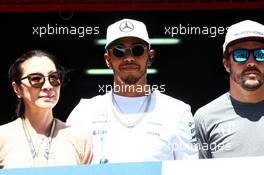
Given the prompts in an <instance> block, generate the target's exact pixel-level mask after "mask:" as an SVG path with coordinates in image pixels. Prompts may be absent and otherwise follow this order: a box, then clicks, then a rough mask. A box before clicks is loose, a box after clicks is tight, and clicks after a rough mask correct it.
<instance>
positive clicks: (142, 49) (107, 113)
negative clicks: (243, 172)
mask: <svg viewBox="0 0 264 175" xmlns="http://www.w3.org/2000/svg"><path fill="white" fill-rule="evenodd" d="M106 41H107V44H106V46H105V49H106V53H105V54H104V59H105V62H106V65H107V66H108V68H110V69H112V70H113V73H114V75H113V89H112V91H110V92H108V93H106V94H105V95H98V96H96V97H94V98H92V99H82V100H81V101H80V103H79V104H78V105H77V106H76V107H75V109H74V110H73V111H72V113H71V114H70V116H69V118H68V119H67V122H69V123H70V124H72V125H76V126H79V127H80V128H85V129H86V130H88V131H89V132H92V134H93V144H94V159H93V162H94V163H108V162H109V163H113V162H142V161H161V160H176V159H198V149H197V146H196V138H195V132H194V131H195V129H194V121H193V116H192V113H191V110H190V106H189V105H187V104H185V103H184V102H182V101H180V100H177V99H175V98H172V97H170V96H167V95H165V94H162V93H161V92H160V91H159V90H157V89H153V88H152V87H151V86H150V85H149V84H148V82H147V68H148V67H150V66H151V64H152V62H153V58H154V50H152V49H150V42H149V37H148V32H147V29H146V26H145V24H144V23H142V22H140V21H137V20H133V19H122V20H120V21H117V22H115V23H114V24H112V25H110V26H109V27H108V29H107V36H106Z"/></svg>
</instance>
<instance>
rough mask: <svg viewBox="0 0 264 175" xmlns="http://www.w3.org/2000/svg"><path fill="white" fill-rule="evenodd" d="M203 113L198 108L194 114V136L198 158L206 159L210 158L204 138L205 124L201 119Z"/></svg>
mask: <svg viewBox="0 0 264 175" xmlns="http://www.w3.org/2000/svg"><path fill="white" fill-rule="evenodd" d="M202 116H203V114H202V113H201V112H200V111H199V110H198V111H197V112H196V113H195V114H194V122H195V129H196V137H197V141H198V146H199V158H200V159H207V158H212V155H211V152H210V150H209V148H208V141H207V138H206V133H207V131H206V126H205V123H204V120H202Z"/></svg>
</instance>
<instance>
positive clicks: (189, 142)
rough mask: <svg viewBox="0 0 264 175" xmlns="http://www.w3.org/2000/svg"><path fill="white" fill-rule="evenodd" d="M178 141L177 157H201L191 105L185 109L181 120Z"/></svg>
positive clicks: (175, 150) (176, 145)
mask: <svg viewBox="0 0 264 175" xmlns="http://www.w3.org/2000/svg"><path fill="white" fill-rule="evenodd" d="M177 127H178V131H179V135H178V138H177V139H178V141H177V142H176V143H175V144H174V149H173V150H174V154H175V156H174V157H175V159H177V160H179V159H199V156H198V145H197V140H196V134H195V126H194V119H193V115H192V113H191V110H190V106H189V105H188V107H187V108H186V110H184V112H183V115H182V118H181V121H180V122H179V125H178V126H177Z"/></svg>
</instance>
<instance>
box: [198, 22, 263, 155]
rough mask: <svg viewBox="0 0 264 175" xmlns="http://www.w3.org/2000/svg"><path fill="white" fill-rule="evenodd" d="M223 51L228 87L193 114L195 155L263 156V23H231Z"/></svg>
mask: <svg viewBox="0 0 264 175" xmlns="http://www.w3.org/2000/svg"><path fill="white" fill-rule="evenodd" d="M223 53H224V58H223V65H224V68H225V70H226V72H227V73H228V74H229V85H230V89H229V91H228V92H226V93H225V94H223V95H222V96H220V97H218V98H217V99H215V100H213V101H212V102H210V103H209V104H207V105H205V106H203V107H201V108H200V109H198V111H197V112H196V113H195V115H194V117H195V125H196V132H197V138H198V143H199V156H200V158H222V157H244V156H264V147H263V145H262V144H263V143H264V137H263V135H262V133H263V132H264V85H263V82H264V25H262V24H260V23H258V22H255V21H251V20H244V21H241V22H238V23H236V24H234V25H231V26H230V27H229V29H228V31H227V34H226V37H225V42H224V45H223Z"/></svg>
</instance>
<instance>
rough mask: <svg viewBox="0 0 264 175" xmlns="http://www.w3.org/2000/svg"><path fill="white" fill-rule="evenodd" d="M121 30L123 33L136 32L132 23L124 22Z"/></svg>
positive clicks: (120, 27)
mask: <svg viewBox="0 0 264 175" xmlns="http://www.w3.org/2000/svg"><path fill="white" fill-rule="evenodd" d="M119 29H120V31H121V32H131V31H132V30H134V25H133V24H132V23H131V22H130V21H124V22H122V23H121V24H120V26H119Z"/></svg>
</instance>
